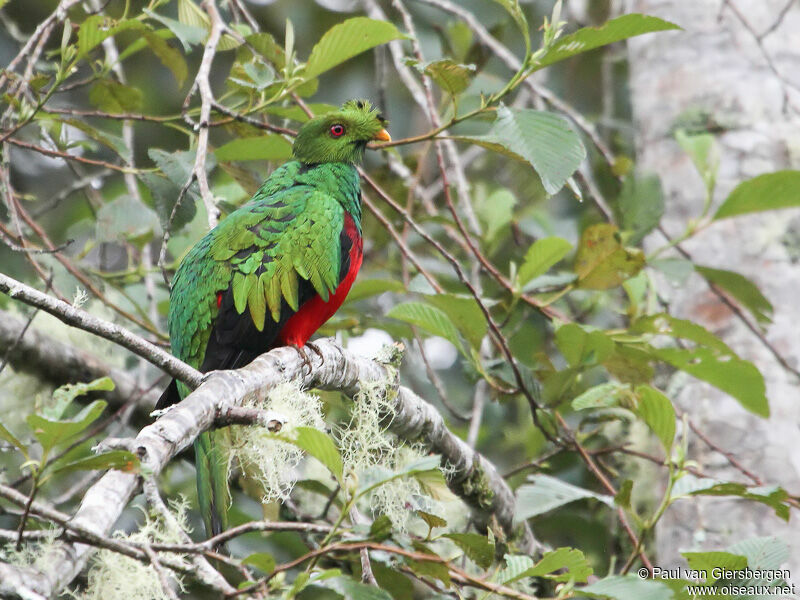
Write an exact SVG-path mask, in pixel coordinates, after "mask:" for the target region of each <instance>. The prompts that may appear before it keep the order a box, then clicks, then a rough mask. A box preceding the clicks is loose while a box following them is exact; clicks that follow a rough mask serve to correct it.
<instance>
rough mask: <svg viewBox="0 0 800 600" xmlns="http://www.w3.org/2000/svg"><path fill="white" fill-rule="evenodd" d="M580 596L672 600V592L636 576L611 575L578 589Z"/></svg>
mask: <svg viewBox="0 0 800 600" xmlns="http://www.w3.org/2000/svg"><path fill="white" fill-rule="evenodd" d="M580 594H581V596H585V595H588V596H590V597H592V598H612V599H613V600H631V599H632V598H635V599H636V600H672V590H670V588H669V587H668V586H667V585H665V584H664V583H662V582H661V581H656V580H652V579H641V578H639V577H637V576H636V575H611V576H609V577H605V578H603V579H601V580H600V581H596V582H594V583H592V584H589V585H587V586H585V587H582V588H580Z"/></svg>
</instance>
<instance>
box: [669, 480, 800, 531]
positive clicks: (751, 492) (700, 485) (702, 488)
mask: <svg viewBox="0 0 800 600" xmlns="http://www.w3.org/2000/svg"><path fill="white" fill-rule="evenodd" d="M685 496H738V497H739V498H744V499H745V500H752V501H754V502H759V503H761V504H765V505H767V506H769V507H770V508H772V509H773V510H774V511H775V514H776V515H777V516H778V517H780V518H781V519H783V520H784V521H788V520H789V506H788V504H786V500H787V498H788V497H789V495H788V494H787V493H786V490H784V489H783V488H781V487H778V486H758V487H747V486H745V485H744V484H741V483H733V482H730V481H721V480H719V479H713V478H711V477H695V476H694V475H692V474H690V473H687V474H685V475H683V476H682V477H681V478H680V479H678V480H677V481H676V482H675V485H673V487H672V496H671V497H672V498H673V499H675V498H681V497H685Z"/></svg>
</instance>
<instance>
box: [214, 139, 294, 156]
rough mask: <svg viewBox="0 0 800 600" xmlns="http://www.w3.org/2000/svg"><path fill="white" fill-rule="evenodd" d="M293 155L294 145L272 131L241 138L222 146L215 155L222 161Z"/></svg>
mask: <svg viewBox="0 0 800 600" xmlns="http://www.w3.org/2000/svg"><path fill="white" fill-rule="evenodd" d="M291 155H292V145H291V144H290V143H289V142H288V141H286V139H284V137H283V136H282V135H279V134H277V133H272V134H269V135H260V136H258V137H246V138H239V139H236V140H233V141H230V142H228V143H227V144H224V145H223V146H220V147H219V148H217V149H216V150H215V151H214V156H216V157H217V160H220V161H226V162H228V161H232V160H280V159H284V158H289V157H290V156H291Z"/></svg>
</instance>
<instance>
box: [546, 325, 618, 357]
mask: <svg viewBox="0 0 800 600" xmlns="http://www.w3.org/2000/svg"><path fill="white" fill-rule="evenodd" d="M556 345H557V346H558V349H559V350H560V351H561V354H563V355H564V358H566V359H567V362H568V363H569V364H570V366H573V367H577V366H580V365H586V364H596V363H600V362H603V360H605V358H606V357H607V356H608V355H610V354H611V353H612V352H613V351H614V342H613V341H612V340H611V339H610V338H609V337H608V336H607V335H606V334H605V333H604V332H602V331H592V330H587V329H585V328H584V327H582V326H580V325H578V324H577V323H567V324H566V325H562V326H561V327H559V328H558V329H557V330H556Z"/></svg>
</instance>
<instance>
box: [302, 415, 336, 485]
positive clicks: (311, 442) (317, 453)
mask: <svg viewBox="0 0 800 600" xmlns="http://www.w3.org/2000/svg"><path fill="white" fill-rule="evenodd" d="M291 442H292V443H293V444H295V445H296V446H297V447H298V448H302V449H303V450H305V451H306V452H308V453H309V454H310V455H311V456H313V457H314V458H316V459H317V460H318V461H319V462H321V463H322V464H323V465H325V467H326V468H327V469H328V470H329V471H330V472H331V473H333V474H334V475H335V476H336V479H338V480H339V481H340V482H341V481H342V476H343V470H344V467H343V466H342V455H341V454H339V450H338V449H337V448H336V444H334V443H333V440H332V439H331V437H330V436H329V435H328V434H326V433H323V432H322V431H320V430H319V429H314V428H313V427H295V428H294V429H293V430H292V438H291Z"/></svg>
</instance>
